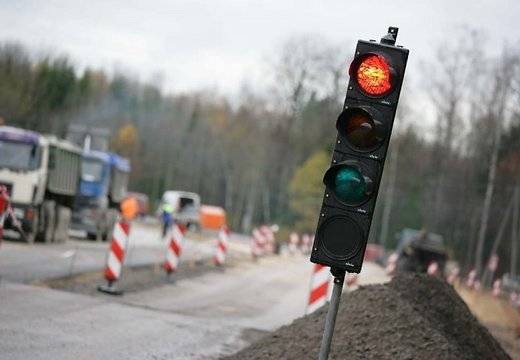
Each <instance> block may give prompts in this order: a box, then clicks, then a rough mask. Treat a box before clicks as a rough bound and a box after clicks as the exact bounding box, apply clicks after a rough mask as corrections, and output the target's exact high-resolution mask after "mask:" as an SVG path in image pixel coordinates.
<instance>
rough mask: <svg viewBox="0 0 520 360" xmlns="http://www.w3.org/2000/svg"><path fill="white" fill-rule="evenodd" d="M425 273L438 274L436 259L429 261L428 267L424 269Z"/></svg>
mask: <svg viewBox="0 0 520 360" xmlns="http://www.w3.org/2000/svg"><path fill="white" fill-rule="evenodd" d="M426 273H427V274H428V275H430V276H437V275H439V264H438V263H437V262H436V261H432V262H431V263H429V264H428V268H427V269H426Z"/></svg>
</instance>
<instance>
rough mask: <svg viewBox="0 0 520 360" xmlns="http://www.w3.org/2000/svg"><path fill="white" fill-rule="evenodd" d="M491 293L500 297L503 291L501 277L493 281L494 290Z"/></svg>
mask: <svg viewBox="0 0 520 360" xmlns="http://www.w3.org/2000/svg"><path fill="white" fill-rule="evenodd" d="M491 293H492V294H493V296H494V297H499V296H500V294H501V293H502V282H501V281H500V279H496V280H495V281H494V282H493V290H492V291H491Z"/></svg>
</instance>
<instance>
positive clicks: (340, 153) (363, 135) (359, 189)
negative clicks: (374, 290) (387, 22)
mask: <svg viewBox="0 0 520 360" xmlns="http://www.w3.org/2000/svg"><path fill="white" fill-rule="evenodd" d="M397 31H398V29H397V28H393V27H391V28H389V30H388V34H387V35H386V36H384V37H383V38H382V39H381V42H380V43H377V42H375V41H374V40H371V41H363V40H360V41H358V44H357V47H356V54H355V57H354V60H353V61H352V63H351V65H350V68H349V75H350V80H349V83H348V90H347V95H346V98H345V104H344V107H343V111H342V112H341V114H340V115H339V117H338V119H337V122H336V128H337V130H338V135H337V140H336V145H335V148H334V153H333V155H332V163H331V166H330V168H329V169H328V170H327V172H326V173H325V176H324V178H323V182H324V184H325V186H326V189H325V196H324V198H323V204H322V207H321V211H320V215H319V220H318V227H317V230H316V236H315V240H314V244H313V248H312V253H311V261H312V262H314V263H318V264H323V265H327V266H330V267H331V268H333V269H334V268H335V269H338V270H345V271H348V272H356V273H359V272H360V271H361V265H362V263H363V256H364V253H365V248H366V243H367V239H368V233H369V230H370V224H371V222H372V216H373V212H374V208H375V204H376V198H377V193H378V190H379V183H380V181H381V176H382V174H383V166H384V162H385V157H386V152H387V148H388V143H389V140H390V135H391V132H392V125H393V122H394V117H395V113H396V109H397V103H398V100H399V93H400V91H401V85H402V82H403V76H404V72H405V67H406V61H407V59H408V50H407V49H404V48H402V47H400V46H395V40H396V37H397Z"/></svg>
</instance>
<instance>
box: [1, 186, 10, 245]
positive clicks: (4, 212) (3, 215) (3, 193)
mask: <svg viewBox="0 0 520 360" xmlns="http://www.w3.org/2000/svg"><path fill="white" fill-rule="evenodd" d="M8 203H9V195H8V194H7V188H6V187H5V186H3V185H0V244H2V239H3V237H4V222H5V218H6V217H7V204H8Z"/></svg>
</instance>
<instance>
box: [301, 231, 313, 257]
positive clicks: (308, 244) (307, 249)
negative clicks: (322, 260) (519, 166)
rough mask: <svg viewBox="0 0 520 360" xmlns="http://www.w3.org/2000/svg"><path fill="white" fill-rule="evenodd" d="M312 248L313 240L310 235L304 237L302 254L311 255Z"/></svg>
mask: <svg viewBox="0 0 520 360" xmlns="http://www.w3.org/2000/svg"><path fill="white" fill-rule="evenodd" d="M311 248H312V240H311V236H310V235H309V234H303V235H302V253H304V254H310V253H311Z"/></svg>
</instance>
